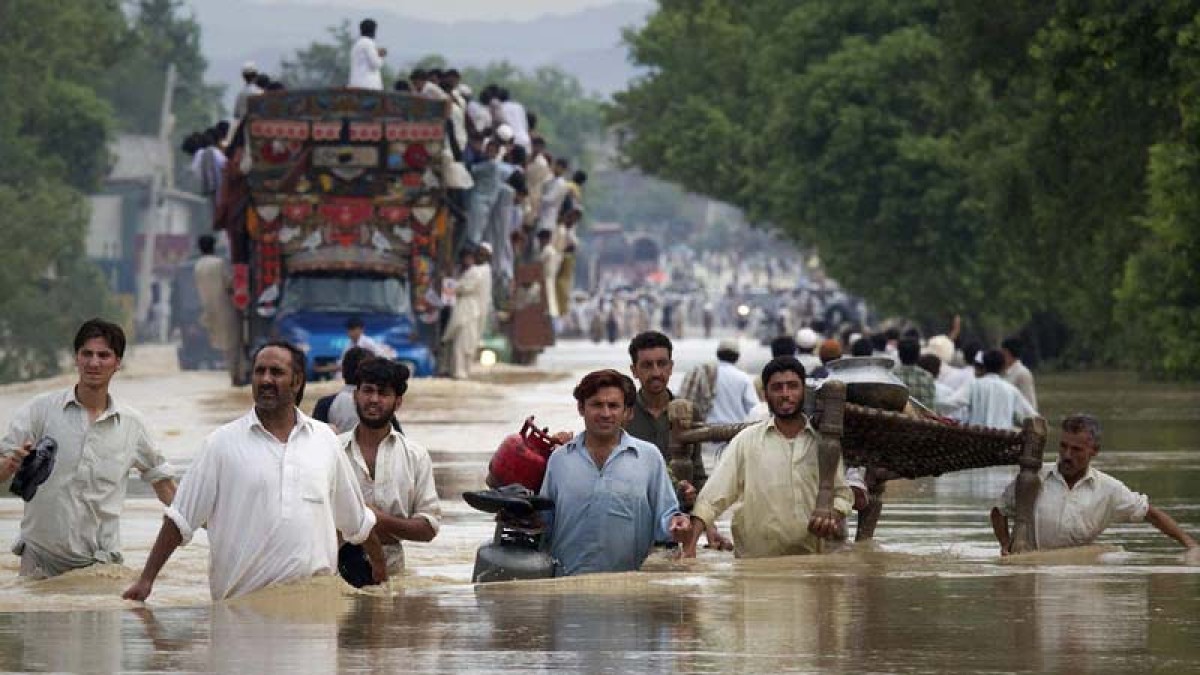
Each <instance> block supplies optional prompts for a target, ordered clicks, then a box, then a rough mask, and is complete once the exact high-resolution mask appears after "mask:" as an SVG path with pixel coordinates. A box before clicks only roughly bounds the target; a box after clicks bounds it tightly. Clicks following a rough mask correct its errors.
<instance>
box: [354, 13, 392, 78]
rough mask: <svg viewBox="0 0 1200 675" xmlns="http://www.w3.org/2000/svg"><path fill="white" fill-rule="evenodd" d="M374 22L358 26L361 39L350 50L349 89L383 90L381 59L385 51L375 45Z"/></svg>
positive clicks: (370, 20) (370, 21)
mask: <svg viewBox="0 0 1200 675" xmlns="http://www.w3.org/2000/svg"><path fill="white" fill-rule="evenodd" d="M375 27H376V24H375V20H374V19H363V20H362V22H361V23H359V24H358V32H359V33H362V37H360V38H358V42H355V43H354V46H353V47H351V48H350V84H349V86H350V88H351V89H376V90H380V91H382V90H383V57H385V56H387V50H386V49H384V48H383V47H378V46H376V45H375Z"/></svg>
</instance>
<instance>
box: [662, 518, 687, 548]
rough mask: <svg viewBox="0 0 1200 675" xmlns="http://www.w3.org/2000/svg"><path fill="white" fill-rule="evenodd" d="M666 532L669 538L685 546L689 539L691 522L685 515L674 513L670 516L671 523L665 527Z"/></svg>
mask: <svg viewBox="0 0 1200 675" xmlns="http://www.w3.org/2000/svg"><path fill="white" fill-rule="evenodd" d="M667 532H668V533H669V534H670V535H671V538H672V539H674V540H675V541H677V542H679V543H680V544H686V543H687V542H688V541H689V540H690V539H691V536H690V535H691V534H692V520H691V518H688V516H687V514H684V513H676V514H675V515H673V516H671V522H670V523H668V525H667Z"/></svg>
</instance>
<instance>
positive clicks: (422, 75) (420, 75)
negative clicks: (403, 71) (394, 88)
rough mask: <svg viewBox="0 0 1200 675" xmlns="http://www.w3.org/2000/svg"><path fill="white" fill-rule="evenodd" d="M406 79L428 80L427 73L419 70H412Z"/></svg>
mask: <svg viewBox="0 0 1200 675" xmlns="http://www.w3.org/2000/svg"><path fill="white" fill-rule="evenodd" d="M408 79H410V80H428V79H429V73H427V72H425V71H424V70H421V69H420V68H413V71H412V72H411V73H409V74H408Z"/></svg>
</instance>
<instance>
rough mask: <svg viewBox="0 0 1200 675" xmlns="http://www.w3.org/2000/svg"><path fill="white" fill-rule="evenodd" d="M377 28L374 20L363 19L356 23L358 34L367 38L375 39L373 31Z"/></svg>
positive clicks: (377, 25)
mask: <svg viewBox="0 0 1200 675" xmlns="http://www.w3.org/2000/svg"><path fill="white" fill-rule="evenodd" d="M378 27H379V24H377V23H375V20H374V19H363V20H362V21H359V22H358V32H359V33H360V34H362V35H366V36H367V37H369V38H373V37H375V29H376V28H378Z"/></svg>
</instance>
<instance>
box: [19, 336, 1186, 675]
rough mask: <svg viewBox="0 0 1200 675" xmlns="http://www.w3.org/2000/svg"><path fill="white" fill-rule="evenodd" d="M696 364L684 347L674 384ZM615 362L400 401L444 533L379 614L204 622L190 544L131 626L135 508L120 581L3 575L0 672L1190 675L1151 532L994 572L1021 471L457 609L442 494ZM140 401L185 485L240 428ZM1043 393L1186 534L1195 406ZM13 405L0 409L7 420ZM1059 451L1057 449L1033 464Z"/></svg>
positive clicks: (574, 348)
mask: <svg viewBox="0 0 1200 675" xmlns="http://www.w3.org/2000/svg"><path fill="white" fill-rule="evenodd" d="M713 347H714V344H713V343H711V342H705V341H702V340H694V341H684V342H683V343H680V344H679V345H677V349H676V354H675V359H676V363H677V364H678V366H677V373H682V372H683V371H684V370H686V369H687V368H688V367H690V366H691V365H694V364H695V363H698V362H699V361H701V360H704V359H707V358H709V357H710V354H711V353H712V349H713ZM763 356H764V355H763V354H757V353H754V352H752V353H750V354H748V355H747V359H748V360H749V361H755V360H756V359H758V360H760V361H761V360H763V359H762V357H763ZM627 358H628V356H627V354H625V353H624V350H623V346H622V345H615V346H612V347H611V348H610V347H609V346H607V345H602V346H600V347H593V346H592V345H590V344H587V345H580V344H571V343H568V344H565V345H562V346H560V347H559V348H557V349H556V350H554V351H552V352H551V353H549V354H548V355H547V358H546V359H544V363H543V367H547V368H562V369H565V370H567V371H571V373H572V374H571V375H570V376H568V377H555V378H531V377H510V376H507V375H505V374H503V373H500V374H498V375H497V376H496V377H493V378H490V379H489V381H487V382H484V383H467V384H465V385H464V384H461V383H451V382H442V381H437V382H431V381H419V382H415V383H414V385H413V388H412V389H410V392H409V395H408V396H406V400H405V409H404V412H405V417H404V424H405V429H406V431H407V432H408V433H410V434H412V435H413V436H414V437H415V438H418V439H420V440H421V441H422V442H423V443H424V444H425V445H426V446H427V447H429V448H430V450H431V453H432V455H433V458H434V462H435V475H436V480H437V482H438V487H439V494H440V496H441V497H442V499H443V500H444V501H443V510H444V514H445V519H444V524H443V529H442V532H441V534H440V535H439V536H438V538H437V539H436V540H435V541H434V542H433V543H431V544H421V545H417V544H414V545H411V546H406V550H407V554H408V555H407V557H408V561H409V566H410V571H409V574H408V575H407V576H404V577H402V578H399V579H395V580H393V581H392V582H391V584H390V586H389V589H388V591H387V592H378V591H377V592H374V593H369V594H363V593H356V592H353V591H352V590H350V589H349V588H348V587H346V586H345V585H343V584H340V583H339V582H336V580H332V579H323V580H314V581H312V582H307V583H303V584H298V585H296V586H290V587H286V588H276V589H267V590H265V591H262V592H260V593H256V594H253V595H251V596H249V597H247V598H245V599H242V600H238V601H235V602H230V603H222V604H219V605H215V606H214V605H211V604H209V602H208V597H207V582H206V574H207V554H208V551H207V544H206V539H205V538H204V536H203V534H202V533H201V534H200V535H199V536H197V538H196V540H195V541H194V542H193V543H192V544H191V545H190V546H188V547H185V548H183V549H180V550H179V551H178V552H177V553H176V555H175V557H174V558H173V559H172V560H171V562H170V563H168V565H167V567H166V568H165V570H164V573H163V576H162V577H161V578H160V582H159V584H158V585H157V586H156V589H155V594H154V596H153V597H152V598H151V602H150V603H149V606H148V607H147V608H135V607H134V605H133V604H132V603H127V602H125V601H122V600H120V598H119V597H118V594H119V592H120V590H121V589H122V588H123V587H124V586H125V585H126V584H127V583H128V582H129V581H130V580H131V579H132V577H133V575H134V571H133V569H136V568H140V566H141V564H142V562H143V560H144V559H145V556H146V554H147V553H148V550H149V547H150V544H151V543H152V541H153V538H154V534H155V533H156V531H157V529H158V524H159V519H160V517H161V510H160V508H159V507H157V506H156V505H155V504H154V503H153V501H152V500H151V499H148V498H142V499H137V498H135V499H133V500H131V501H130V503H129V505H128V506H127V509H126V513H125V516H124V517H123V519H122V527H123V536H124V541H125V553H126V558H127V560H128V565H129V566H128V567H117V566H110V567H105V568H93V569H89V570H83V571H80V572H76V573H72V574H69V575H65V576H64V577H61V578H58V579H52V580H47V581H42V582H35V583H30V582H26V581H23V580H19V579H17V578H16V577H15V573H16V558H15V557H13V556H11V555H7V554H0V670H30V671H69V672H97V673H107V672H116V671H142V672H162V671H212V672H231V673H232V672H236V673H260V672H304V673H341V672H398V671H405V672H453V673H458V672H497V671H506V670H512V671H521V670H551V669H554V670H564V671H571V672H588V673H593V672H613V673H627V672H633V673H664V672H756V673H761V672H775V671H788V672H795V671H799V672H856V673H857V672H965V671H985V672H1021V671H1027V672H1042V671H1066V672H1148V671H1159V672H1170V673H1175V672H1188V671H1193V672H1195V671H1200V647H1197V645H1200V574H1197V572H1200V567H1197V566H1194V565H1187V564H1185V563H1184V562H1183V561H1182V560H1181V558H1180V556H1179V554H1178V547H1177V546H1176V545H1175V544H1174V543H1173V542H1171V541H1169V540H1168V539H1166V538H1165V537H1163V536H1162V535H1160V534H1159V533H1158V532H1157V531H1155V530H1153V529H1152V528H1150V527H1149V526H1147V525H1145V524H1136V525H1122V526H1119V527H1115V528H1113V529H1112V530H1110V532H1109V534H1108V535H1106V536H1105V537H1104V539H1103V540H1102V543H1103V544H1104V546H1100V547H1095V548H1090V549H1086V550H1083V551H1074V552H1071V553H1056V554H1048V553H1039V554H1033V555H1031V556H1028V557H1025V558H1024V559H1020V560H1011V561H1006V562H1005V563H1000V562H999V561H998V559H997V558H996V544H995V542H994V540H993V538H992V535H991V531H990V527H989V525H988V521H987V511H988V509H989V508H990V506H991V504H992V503H993V501H994V500H995V499H996V497H997V495H998V494H999V493H1000V491H1001V490H1002V489H1003V487H1004V485H1005V484H1006V483H1007V482H1008V481H1009V480H1011V479H1012V476H1013V475H1014V472H1015V470H1014V469H1013V468H993V469H983V470H978V471H972V472H965V473H960V474H953V475H948V476H943V477H940V478H937V479H928V480H920V481H911V482H909V481H898V482H896V483H894V484H892V485H889V487H888V491H887V505H886V508H885V510H884V515H883V519H882V521H881V523H880V526H879V528H878V531H877V537H878V538H877V540H876V541H875V542H873V543H870V544H867V545H861V546H857V547H852V548H851V549H849V550H846V551H842V552H839V553H835V554H831V555H828V556H823V557H807V558H786V559H774V560H755V561H735V560H733V559H732V558H730V557H727V556H723V555H721V554H716V553H713V552H711V551H706V552H702V554H701V558H700V560H698V561H694V562H692V563H679V562H670V561H665V560H659V559H655V560H653V561H652V562H651V563H649V564H648V565H647V569H648V571H644V572H640V573H630V574H619V575H596V576H591V577H581V578H575V579H561V580H550V581H541V582H521V583H510V584H496V585H492V586H481V587H475V586H472V585H471V584H470V583H469V579H470V573H471V564H472V560H473V556H474V551H475V548H476V546H477V545H478V544H479V543H480V542H482V541H484V540H486V539H488V538H489V537H490V534H491V523H490V522H489V521H488V518H487V517H486V516H485V515H483V514H480V513H477V512H474V511H472V510H471V509H469V508H467V507H466V506H465V505H464V504H463V503H462V502H461V500H460V499H459V498H458V495H459V493H460V492H462V491H463V490H466V489H474V488H477V487H478V486H479V485H480V483H481V481H482V478H483V473H484V463H485V462H486V459H487V457H488V456H489V454H490V452H491V450H492V449H493V448H494V447H495V445H496V444H498V443H499V441H500V439H501V438H502V437H503V436H504V435H506V434H508V433H512V432H513V431H515V430H516V428H517V427H518V426H519V424H520V421H521V420H522V419H523V418H524V417H525V416H526V415H528V414H533V413H536V414H537V415H538V419H539V422H540V423H542V424H545V425H548V426H551V427H552V428H555V429H571V428H578V418H577V415H576V412H575V409H574V404H573V401H571V399H570V389H571V385H572V384H573V382H574V381H575V379H576V377H575V374H577V373H578V371H580V370H583V369H590V368H593V367H597V366H611V365H613V364H618V363H624V360H623V359H627ZM155 377H156V376H155V375H154V374H153V373H141V374H140V375H139V374H138V373H136V372H135V373H132V374H130V376H129V379H128V380H127V381H126V382H125V383H124V386H125V387H126V390H125V392H124V394H125V395H127V398H132V399H135V405H137V402H136V398H137V396H139V395H141V396H145V397H148V398H153V397H156V396H158V395H159V394H160V392H161V391H162V390H163V389H164V387H169V388H171V390H173V391H174V390H189V391H195V392H196V395H195V397H194V398H193V399H192V400H190V401H184V402H182V403H181V404H179V405H177V406H175V409H173V410H170V411H166V410H164V411H162V414H163V415H166V416H167V417H165V418H164V419H165V420H166V421H165V423H164V424H162V425H160V427H166V428H159V429H158V433H161V434H164V435H163V436H162V437H161V438H159V439H158V440H160V441H162V443H163V444H164V447H165V448H167V450H168V454H169V455H170V456H171V458H172V461H178V462H179V463H181V464H185V465H186V463H187V462H188V461H189V460H190V457H191V453H193V452H194V450H195V447H196V445H197V444H198V441H199V438H200V437H202V436H203V433H204V432H205V431H207V430H208V428H210V427H206V428H205V429H203V430H197V431H196V432H191V431H187V427H186V426H184V421H185V420H187V419H189V416H193V415H197V414H198V417H191V419H203V420H205V424H206V425H208V424H212V425H215V424H216V423H218V422H220V421H222V418H228V417H230V416H233V415H236V414H240V412H241V411H242V410H243V409H244V406H245V405H246V401H245V400H244V395H243V394H240V393H239V394H229V393H227V391H226V390H224V389H222V387H223V385H222V384H221V382H220V380H219V374H218V375H216V376H215V377H216V379H215V380H214V381H212V382H210V381H208V380H204V379H202V378H200V377H198V376H196V375H195V374H187V375H186V376H180V375H178V374H162V375H161V377H159V378H158V379H155ZM176 377H179V378H182V379H181V380H180V381H179V382H176V379H175V378H176ZM139 378H140V379H139ZM184 379H185V380H186V382H183V380H184ZM181 383H182V384H186V386H179V387H176V386H175V385H176V384H181ZM1039 385H1040V390H1039V395H1040V398H1041V400H1042V402H1043V405H1045V406H1046V410H1045V412H1046V414H1047V417H1048V418H1050V420H1051V422H1052V425H1053V423H1054V422H1056V421H1057V419H1058V418H1059V417H1061V416H1062V415H1063V414H1065V413H1067V412H1072V411H1076V410H1091V411H1095V412H1097V413H1099V414H1100V415H1101V416H1102V419H1103V420H1104V422H1105V424H1106V436H1105V441H1104V446H1103V451H1102V452H1101V455H1100V457H1099V459H1098V466H1099V467H1100V468H1102V469H1104V470H1105V471H1109V472H1110V473H1113V474H1114V475H1116V476H1117V477H1118V478H1120V479H1122V480H1124V481H1126V482H1127V483H1129V484H1130V486H1131V487H1133V488H1134V489H1136V490H1138V491H1142V492H1146V493H1148V494H1149V495H1150V496H1151V500H1152V503H1154V504H1156V505H1157V506H1159V507H1161V508H1164V509H1165V510H1167V511H1168V512H1169V513H1171V514H1172V515H1173V516H1174V517H1175V518H1176V519H1177V520H1179V521H1180V522H1181V523H1182V524H1183V525H1184V527H1185V529H1187V530H1189V531H1191V532H1193V533H1196V532H1198V531H1200V452H1197V451H1200V390H1197V388H1196V387H1191V388H1188V387H1181V386H1175V385H1171V386H1163V385H1152V384H1145V383H1140V382H1137V381H1136V380H1134V379H1133V378H1132V377H1130V376H1127V375H1112V374H1104V373H1101V374H1088V375H1064V376H1051V377H1041V378H1040V379H1039ZM332 386H333V385H321V386H319V387H317V388H316V389H317V390H316V391H314V393H313V396H315V395H316V394H318V393H321V391H322V388H321V387H326V388H329V387H332ZM118 393H122V392H118ZM28 394H29V392H28V391H25V390H21V391H16V392H15V393H5V392H4V391H3V390H0V409H3V406H5V405H8V404H12V403H14V402H15V401H19V400H23V398H24V397H26V396H28ZM480 411H483V415H480ZM0 421H2V420H0ZM465 422H470V424H464V423H465ZM1056 443H1057V437H1056V435H1052V437H1051V441H1050V445H1049V447H1048V448H1047V450H1048V452H1047V460H1048V461H1053V458H1054V453H1055V446H1056ZM137 494H142V495H147V496H148V493H146V492H144V491H143V492H140V493H137ZM20 512H21V505H20V502H17V501H15V500H8V499H4V500H0V538H3V539H5V540H8V539H10V538H11V536H12V535H13V534H14V533H15V530H16V523H17V521H18V520H19V517H20ZM1010 563H1011V564H1010Z"/></svg>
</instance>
